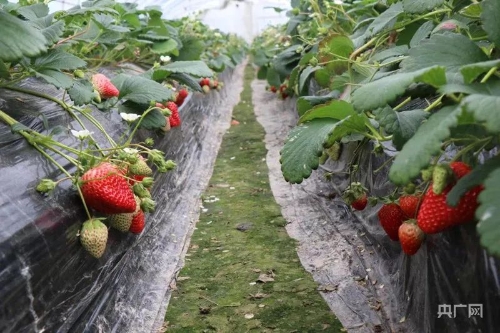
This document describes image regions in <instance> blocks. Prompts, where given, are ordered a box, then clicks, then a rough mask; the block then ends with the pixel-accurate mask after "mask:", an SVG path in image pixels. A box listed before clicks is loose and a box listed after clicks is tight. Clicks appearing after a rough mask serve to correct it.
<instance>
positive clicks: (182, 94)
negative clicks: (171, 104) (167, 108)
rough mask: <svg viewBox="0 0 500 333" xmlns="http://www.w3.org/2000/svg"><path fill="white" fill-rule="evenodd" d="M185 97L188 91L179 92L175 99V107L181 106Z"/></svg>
mask: <svg viewBox="0 0 500 333" xmlns="http://www.w3.org/2000/svg"><path fill="white" fill-rule="evenodd" d="M187 96H188V91H187V90H186V89H181V90H179V93H178V94H177V98H176V99H175V104H177V106H181V105H182V104H183V103H184V100H185V99H186V97H187Z"/></svg>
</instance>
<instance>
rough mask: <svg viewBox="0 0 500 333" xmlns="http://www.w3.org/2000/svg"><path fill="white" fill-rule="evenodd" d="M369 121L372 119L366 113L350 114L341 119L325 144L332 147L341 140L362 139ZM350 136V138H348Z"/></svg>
mask: <svg viewBox="0 0 500 333" xmlns="http://www.w3.org/2000/svg"><path fill="white" fill-rule="evenodd" d="M368 123H370V120H369V119H368V117H367V116H366V115H365V114H364V113H361V114H355V115H352V116H348V117H346V118H344V119H342V120H340V121H339V122H338V123H337V124H336V125H335V127H334V128H333V131H332V132H331V133H330V135H329V136H328V140H327V142H326V143H325V145H324V146H325V148H326V147H331V146H332V145H333V143H334V142H336V141H340V140H342V141H345V142H347V141H358V140H360V138H362V137H364V134H365V133H366V131H367V127H366V125H367V124H368ZM348 137H349V138H350V139H349V140H346V139H347V138H348Z"/></svg>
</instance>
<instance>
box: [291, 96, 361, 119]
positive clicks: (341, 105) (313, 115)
mask: <svg viewBox="0 0 500 333" xmlns="http://www.w3.org/2000/svg"><path fill="white" fill-rule="evenodd" d="M354 114H356V113H355V111H354V109H353V108H352V105H351V104H349V103H347V102H346V101H340V100H334V101H330V102H329V103H327V104H321V105H317V106H315V107H313V108H312V109H310V110H309V111H307V112H306V113H304V115H303V116H302V117H300V119H299V122H298V123H299V124H302V123H305V122H307V121H311V120H313V119H320V118H332V119H336V120H342V119H344V118H346V117H348V116H352V115H354Z"/></svg>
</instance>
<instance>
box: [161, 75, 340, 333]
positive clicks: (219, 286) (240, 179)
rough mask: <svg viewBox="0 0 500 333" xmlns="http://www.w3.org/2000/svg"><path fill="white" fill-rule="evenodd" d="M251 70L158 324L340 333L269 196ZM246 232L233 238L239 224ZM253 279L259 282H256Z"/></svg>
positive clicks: (234, 331)
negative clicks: (173, 287) (236, 121)
mask: <svg viewBox="0 0 500 333" xmlns="http://www.w3.org/2000/svg"><path fill="white" fill-rule="evenodd" d="M253 77H254V71H253V69H252V67H251V66H248V67H247V68H246V70H245V78H244V90H243V92H242V93H241V101H240V103H239V104H238V105H237V106H236V107H235V108H234V112H233V117H234V118H235V119H236V120H238V121H239V122H240V125H236V126H232V127H231V128H230V130H229V131H228V132H227V133H226V135H225V136H224V139H223V142H222V146H221V150H220V151H219V155H218V157H217V161H216V164H215V169H214V173H213V176H212V179H211V181H210V185H209V187H208V188H207V190H206V192H205V194H204V195H203V205H204V206H205V208H206V209H208V211H206V212H202V213H201V216H200V220H199V222H198V224H197V226H196V227H197V229H196V230H195V232H194V234H193V236H192V238H191V245H190V248H189V251H188V253H187V256H186V266H185V267H184V268H183V269H182V270H181V272H180V274H179V280H178V283H177V290H176V291H174V292H173V295H172V299H171V301H170V305H169V307H168V310H167V314H166V317H165V321H166V323H167V324H166V326H167V332H182V333H189V332H196V333H202V332H231V333H243V332H287V333H291V332H297V333H305V332H311V333H312V332H340V331H341V330H340V329H341V327H342V326H341V324H340V323H339V321H338V320H337V319H336V318H335V316H334V315H333V314H332V313H331V311H330V309H329V308H328V306H327V305H326V303H325V302H324V300H323V299H322V298H321V296H320V295H319V293H318V291H317V285H316V283H315V282H314V281H313V279H312V277H311V276H310V275H309V274H308V273H307V272H306V271H305V270H304V269H303V267H302V266H301V265H300V262H299V259H298V257H297V253H296V250H295V246H296V242H295V241H294V240H293V239H291V238H290V237H289V236H288V235H287V233H286V230H285V228H284V225H285V223H286V222H285V220H284V219H283V217H282V216H281V213H280V207H279V206H278V204H277V203H276V202H275V200H274V197H273V195H272V192H271V189H270V186H269V180H268V169H267V166H266V162H265V160H264V159H265V157H266V149H265V146H264V142H263V139H264V130H263V128H262V127H261V126H260V124H259V123H257V121H256V119H255V116H254V114H253V109H252V91H251V88H250V83H251V81H252V79H253ZM242 223H243V224H245V223H246V224H250V223H251V228H250V229H249V230H247V231H239V230H237V229H236V227H237V226H238V225H240V224H242ZM259 277H260V279H261V280H264V281H258V280H259Z"/></svg>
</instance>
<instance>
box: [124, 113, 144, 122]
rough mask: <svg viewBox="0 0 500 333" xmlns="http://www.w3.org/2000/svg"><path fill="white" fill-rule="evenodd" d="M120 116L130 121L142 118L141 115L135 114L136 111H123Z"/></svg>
mask: <svg viewBox="0 0 500 333" xmlns="http://www.w3.org/2000/svg"><path fill="white" fill-rule="evenodd" d="M120 116H121V117H122V118H123V120H125V121H129V122H132V121H136V120H137V119H139V118H141V116H140V115H138V114H135V113H124V112H122V113H120Z"/></svg>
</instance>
